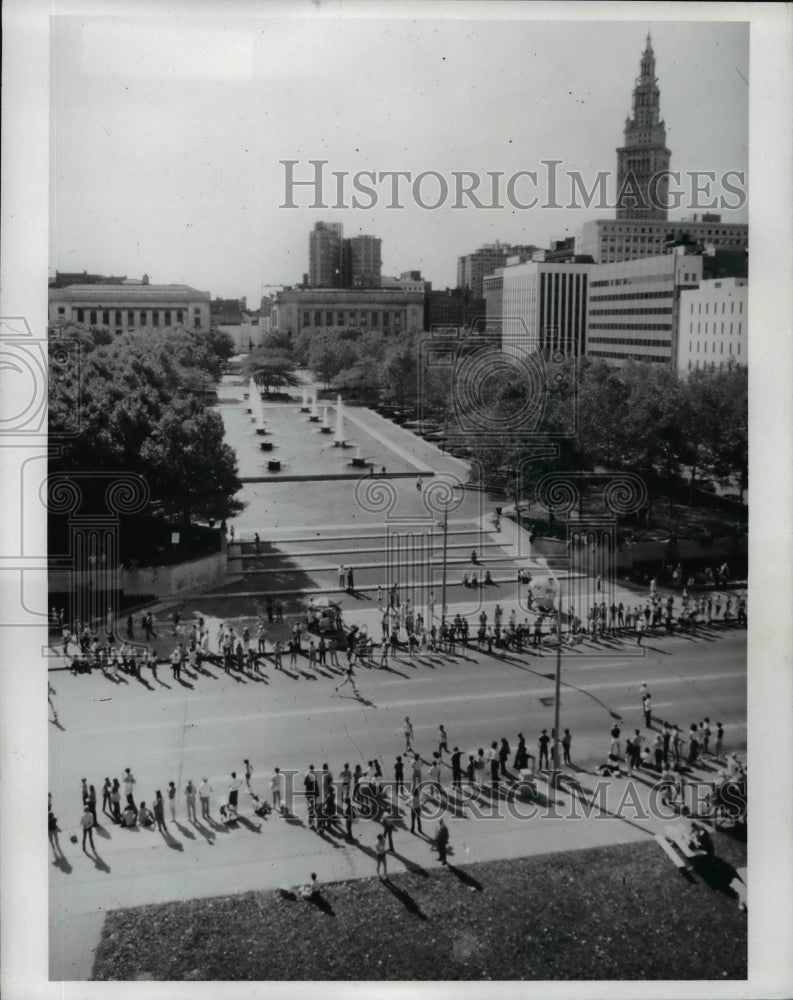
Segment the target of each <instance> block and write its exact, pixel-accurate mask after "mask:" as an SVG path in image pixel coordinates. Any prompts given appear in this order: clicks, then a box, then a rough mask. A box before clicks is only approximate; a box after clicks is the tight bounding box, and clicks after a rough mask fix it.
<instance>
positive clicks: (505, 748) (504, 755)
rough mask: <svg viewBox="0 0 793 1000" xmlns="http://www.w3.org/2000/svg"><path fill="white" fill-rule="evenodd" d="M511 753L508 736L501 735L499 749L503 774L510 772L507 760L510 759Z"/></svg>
mask: <svg viewBox="0 0 793 1000" xmlns="http://www.w3.org/2000/svg"><path fill="white" fill-rule="evenodd" d="M509 754H510V749H509V743H507V738H506V736H502V737H501V746H500V747H499V750H498V759H499V763H500V772H501V774H504V775H507V774H508V772H507V761H508V760H509Z"/></svg>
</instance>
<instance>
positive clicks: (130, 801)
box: [121, 767, 135, 809]
mask: <svg viewBox="0 0 793 1000" xmlns="http://www.w3.org/2000/svg"><path fill="white" fill-rule="evenodd" d="M121 782H122V784H123V785H124V794H125V795H126V797H127V805H128V806H132V808H133V809H134V808H135V799H134V796H133V789H134V787H135V777H134V775H133V774H132V771H131V770H130V769H129V768H128V767H126V768H124V777H123V778H122V779H121Z"/></svg>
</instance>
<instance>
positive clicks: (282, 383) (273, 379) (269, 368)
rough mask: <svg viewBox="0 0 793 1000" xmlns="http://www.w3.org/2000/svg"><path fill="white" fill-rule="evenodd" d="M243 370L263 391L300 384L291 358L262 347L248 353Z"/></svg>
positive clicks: (267, 391)
mask: <svg viewBox="0 0 793 1000" xmlns="http://www.w3.org/2000/svg"><path fill="white" fill-rule="evenodd" d="M243 372H244V373H245V374H246V375H247V376H249V377H252V378H253V379H255V380H256V382H257V383H258V384H259V385H260V386H262V387H263V389H264V391H265V393H270V392H272V391H274V390H277V389H292V388H294V387H295V386H298V385H300V379H299V378H298V377H297V372H296V370H295V362H294V360H293V358H292V357H289V356H286V355H284V354H273V353H271V352H270V351H269V350H267V349H266V348H264V347H257V348H256V350H255V351H252V352H251V353H250V354H249V355H248V359H247V361H246V363H245V365H244V367H243Z"/></svg>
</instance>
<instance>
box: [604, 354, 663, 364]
mask: <svg viewBox="0 0 793 1000" xmlns="http://www.w3.org/2000/svg"><path fill="white" fill-rule="evenodd" d="M588 353H589V356H590V357H592V358H615V359H617V360H619V361H657V362H661V363H666V364H668V363H669V355H668V354H622V353H621V352H620V351H589V352H588Z"/></svg>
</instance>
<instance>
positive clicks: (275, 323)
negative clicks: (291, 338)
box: [272, 288, 424, 335]
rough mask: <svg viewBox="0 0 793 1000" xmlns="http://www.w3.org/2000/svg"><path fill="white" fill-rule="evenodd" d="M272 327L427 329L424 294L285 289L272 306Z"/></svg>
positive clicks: (292, 331) (287, 330)
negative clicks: (425, 324) (425, 326)
mask: <svg viewBox="0 0 793 1000" xmlns="http://www.w3.org/2000/svg"><path fill="white" fill-rule="evenodd" d="M272 328H273V330H277V331H279V332H280V333H288V334H292V335H296V334H298V333H302V332H303V331H304V330H312V331H316V332H318V333H319V332H325V331H333V330H360V331H363V330H378V331H380V332H381V333H402V332H403V331H405V330H407V331H410V332H413V331H415V332H420V331H421V330H423V329H424V293H423V292H418V291H415V292H408V291H403V290H401V289H391V288H361V289H356V288H285V289H284V290H283V291H280V292H277V293H276V295H275V302H274V303H273V307H272Z"/></svg>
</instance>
